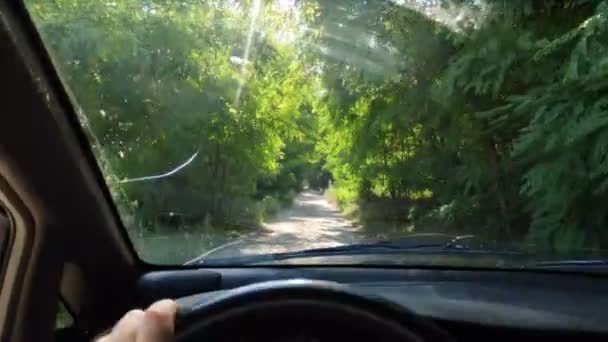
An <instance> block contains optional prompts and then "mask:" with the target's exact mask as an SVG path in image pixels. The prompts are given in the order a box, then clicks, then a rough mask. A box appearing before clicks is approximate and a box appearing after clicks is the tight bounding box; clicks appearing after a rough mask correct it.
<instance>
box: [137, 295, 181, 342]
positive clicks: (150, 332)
mask: <svg viewBox="0 0 608 342" xmlns="http://www.w3.org/2000/svg"><path fill="white" fill-rule="evenodd" d="M177 307H178V306H177V304H176V303H175V302H174V301H172V300H162V301H159V302H156V303H154V304H152V305H151V306H150V307H149V308H148V309H147V310H146V312H145V313H144V317H143V321H142V322H141V327H140V330H139V331H138V333H137V341H138V342H169V341H173V330H174V329H175V315H176V313H177Z"/></svg>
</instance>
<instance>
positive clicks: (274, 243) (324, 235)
mask: <svg viewBox="0 0 608 342" xmlns="http://www.w3.org/2000/svg"><path fill="white" fill-rule="evenodd" d="M263 228H264V231H263V232H261V234H260V235H259V236H256V237H254V238H247V239H242V240H238V241H234V242H232V243H229V244H226V245H224V246H220V247H219V248H216V249H215V250H212V251H210V252H208V253H206V255H207V256H210V257H227V256H237V255H244V254H264V253H279V252H290V251H297V250H302V249H308V248H321V247H331V246H339V245H343V244H349V243H354V242H356V241H357V230H358V228H357V227H356V226H355V225H353V223H352V222H351V221H349V220H348V219H346V218H345V217H344V216H342V215H341V214H340V212H339V210H338V209H337V208H336V207H335V206H334V205H333V204H332V203H330V202H329V201H327V199H326V198H325V197H324V196H323V195H321V194H318V193H315V192H304V193H301V194H300V195H298V197H297V198H296V199H295V202H294V205H293V206H292V207H291V208H290V209H288V210H285V211H284V212H282V213H280V214H279V215H278V216H277V217H276V218H275V219H273V220H272V221H270V222H268V223H264V224H263Z"/></svg>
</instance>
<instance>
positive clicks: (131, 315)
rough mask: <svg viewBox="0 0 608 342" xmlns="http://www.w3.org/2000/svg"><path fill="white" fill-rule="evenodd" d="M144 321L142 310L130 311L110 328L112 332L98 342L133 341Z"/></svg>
mask: <svg viewBox="0 0 608 342" xmlns="http://www.w3.org/2000/svg"><path fill="white" fill-rule="evenodd" d="M143 320H144V312H143V311H142V310H131V311H129V312H127V314H126V315H124V316H123V317H122V318H121V319H120V321H118V323H116V325H115V326H114V328H112V331H111V332H110V333H109V334H108V335H106V336H104V337H102V338H100V339H99V340H98V341H101V342H105V341H108V342H109V341H135V338H136V336H137V330H138V329H139V327H140V326H141V324H142V322H143Z"/></svg>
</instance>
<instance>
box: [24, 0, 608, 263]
mask: <svg viewBox="0 0 608 342" xmlns="http://www.w3.org/2000/svg"><path fill="white" fill-rule="evenodd" d="M26 4H27V7H28V9H29V11H30V12H31V15H32V18H33V20H34V23H35V24H36V26H37V28H38V30H39V32H40V35H41V37H42V39H43V41H44V43H45V45H46V47H47V48H48V50H49V52H50V54H51V56H52V59H53V62H54V63H55V66H56V68H57V70H58V71H59V74H60V76H61V78H62V80H63V81H64V84H65V86H66V87H67V88H69V89H70V91H71V92H72V93H73V95H74V101H75V103H74V105H75V108H76V110H77V115H78V118H79V120H80V123H81V125H82V128H83V129H84V130H85V131H86V132H87V136H88V137H89V142H90V147H91V149H92V150H93V152H94V154H95V156H96V157H97V161H98V165H99V167H100V168H101V170H102V172H103V174H104V177H105V182H106V186H108V187H109V189H110V191H111V193H112V195H113V199H114V203H115V205H116V206H117V208H118V209H119V212H120V215H121V219H122V222H123V224H124V226H125V229H127V231H128V233H129V236H130V238H131V240H132V242H133V244H134V245H135V247H136V249H137V251H138V253H139V255H140V257H141V258H142V259H143V260H144V261H147V262H152V263H160V264H183V263H186V262H190V263H191V264H196V263H200V262H207V263H210V262H216V263H221V264H234V265H241V264H248V263H276V262H278V261H279V259H280V260H284V259H286V258H289V259H291V262H292V263H296V264H297V263H313V264H324V263H328V264H336V263H374V264H380V265H384V264H403V265H412V264H414V265H443V266H467V267H480V266H483V267H511V268H521V267H527V266H534V267H535V266H538V265H542V263H543V262H568V261H575V262H578V261H589V260H602V258H603V257H604V256H605V253H606V248H607V247H608V236H607V234H608V231H607V230H606V229H605V227H606V224H608V208H607V206H606V203H607V200H608V178H607V177H608V149H607V148H606V146H608V119H607V118H608V112H607V111H608V99H607V98H606V96H605V94H607V92H606V90H607V87H608V84H607V83H606V81H605V76H606V75H607V73H608V60H607V57H606V56H607V52H608V45H607V40H606V38H607V37H608V32H606V31H607V30H608V25H607V24H608V23H607V22H606V21H607V20H608V19H607V18H608V3H607V2H606V1H599V0H598V1H593V0H592V1H543V2H534V1H498V0H494V1H491V0H470V1H465V0H462V1H458V0H388V1H380V0H372V1H345V0H339V1H335V0H332V1H329V0H306V1H294V0H269V1H262V0H247V1H245V0H243V1H240V0H217V1H194V0H183V1H156V0H124V1H88V0H61V1H46V0H27V1H26ZM337 246H341V247H342V248H341V249H332V250H327V249H326V248H331V247H337ZM311 250H312V251H311ZM306 251H308V252H309V253H308V254H307V253H300V254H297V253H299V252H306ZM294 252H297V253H296V254H289V253H294ZM286 253H287V254H286ZM344 254H348V257H347V258H345V257H344ZM387 254H391V255H390V256H387ZM394 254H398V256H399V257H395V256H394ZM252 257H255V258H252ZM214 260H215V261H214Z"/></svg>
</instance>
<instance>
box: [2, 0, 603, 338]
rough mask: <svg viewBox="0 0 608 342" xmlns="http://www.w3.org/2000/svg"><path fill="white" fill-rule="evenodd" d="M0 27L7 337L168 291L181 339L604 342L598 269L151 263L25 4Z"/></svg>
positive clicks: (59, 330)
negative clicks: (135, 241)
mask: <svg viewBox="0 0 608 342" xmlns="http://www.w3.org/2000/svg"><path fill="white" fill-rule="evenodd" d="M0 21H1V22H0V44H1V49H2V54H1V55H0V72H1V74H2V78H1V82H2V105H3V108H2V112H3V115H2V122H1V123H0V261H1V262H0V336H1V339H2V340H3V341H51V340H55V341H90V340H92V339H93V338H95V336H98V335H99V334H100V333H101V332H103V331H106V330H107V329H108V328H110V327H111V326H112V325H113V324H114V323H115V322H116V321H117V320H118V319H119V318H120V317H121V316H122V315H123V314H124V313H125V312H127V311H129V310H130V309H133V308H143V307H146V306H148V305H149V304H150V303H152V302H154V301H156V300H159V299H162V298H173V299H176V300H177V302H178V303H179V305H180V309H179V313H178V317H177V322H176V340H177V341H199V340H200V341H213V340H238V341H273V340H276V341H332V340H333V341H336V340H345V341H346V340H372V339H373V340H378V341H379V340H382V341H466V340H469V339H479V340H481V339H486V340H494V341H514V340H516V339H529V340H532V339H547V340H553V339H576V340H588V341H589V340H598V341H599V340H605V339H606V338H607V337H608V315H606V310H607V309H606V308H608V278H607V277H606V275H605V274H601V273H588V272H587V273H584V272H583V273H581V272H568V271H567V270H566V271H560V272H553V271H551V270H550V269H547V270H500V269H486V268H464V269H457V268H448V267H402V266H398V265H394V266H392V265H390V266H384V267H380V266H374V265H360V266H344V265H323V266H316V265H311V266H301V265H289V264H284V265H276V266H255V265H251V266H240V267H226V266H205V265H189V266H158V265H151V264H147V263H145V262H143V261H142V260H141V259H140V258H139V257H138V256H137V254H136V252H135V249H134V247H133V245H132V244H131V242H130V241H129V239H128V237H127V234H126V231H125V229H124V227H123V224H122V223H121V220H120V218H119V215H118V212H117V208H116V207H115V205H114V204H113V202H112V199H111V195H110V192H109V190H108V188H107V186H106V185H105V182H104V179H103V175H102V173H101V171H100V170H99V168H98V166H97V164H96V162H95V158H94V155H93V152H92V151H91V148H90V146H89V145H88V143H87V138H86V136H85V134H84V133H83V131H82V129H81V127H80V124H79V122H78V119H77V115H78V108H75V106H74V105H73V101H71V94H70V93H69V92H68V91H67V90H66V89H65V88H64V87H63V86H62V82H61V79H60V77H59V75H58V73H57V72H56V70H55V68H54V67H53V64H52V62H51V60H50V58H49V55H48V53H47V51H46V50H45V48H44V45H43V44H42V41H41V39H40V37H39V36H38V33H37V32H36V30H35V28H34V26H33V24H32V23H31V20H30V18H29V16H28V13H27V12H26V10H25V9H24V6H23V5H22V4H21V3H20V2H12V1H2V2H0ZM60 308H62V309H61V310H60ZM63 308H65V309H63ZM60 315H67V316H69V317H70V318H71V324H65V325H62V326H60V327H58V326H57V324H56V322H57V317H58V316H60Z"/></svg>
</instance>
